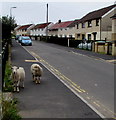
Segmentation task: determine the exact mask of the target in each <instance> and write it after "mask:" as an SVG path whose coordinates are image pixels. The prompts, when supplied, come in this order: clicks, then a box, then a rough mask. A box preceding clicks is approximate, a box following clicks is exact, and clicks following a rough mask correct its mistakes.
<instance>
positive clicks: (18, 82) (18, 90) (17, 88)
mask: <svg viewBox="0 0 116 120" xmlns="http://www.w3.org/2000/svg"><path fill="white" fill-rule="evenodd" d="M19 84H20V81H18V83H17V92H19Z"/></svg>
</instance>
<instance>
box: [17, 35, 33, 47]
mask: <svg viewBox="0 0 116 120" xmlns="http://www.w3.org/2000/svg"><path fill="white" fill-rule="evenodd" d="M18 41H19V43H21V45H30V46H31V45H32V40H31V38H30V37H29V36H20V37H19V40H18Z"/></svg>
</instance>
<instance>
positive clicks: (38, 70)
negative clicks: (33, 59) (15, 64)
mask: <svg viewBox="0 0 116 120" xmlns="http://www.w3.org/2000/svg"><path fill="white" fill-rule="evenodd" d="M31 73H32V78H33V82H35V83H36V84H37V83H39V84H40V79H41V76H42V74H43V69H42V67H40V65H38V64H32V65H31Z"/></svg>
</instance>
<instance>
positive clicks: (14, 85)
mask: <svg viewBox="0 0 116 120" xmlns="http://www.w3.org/2000/svg"><path fill="white" fill-rule="evenodd" d="M13 87H14V92H16V83H14V84H13Z"/></svg>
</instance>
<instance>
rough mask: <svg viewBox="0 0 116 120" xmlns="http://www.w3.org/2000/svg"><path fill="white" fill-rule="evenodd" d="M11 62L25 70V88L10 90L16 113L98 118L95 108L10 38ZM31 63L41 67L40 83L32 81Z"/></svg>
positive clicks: (35, 115)
mask: <svg viewBox="0 0 116 120" xmlns="http://www.w3.org/2000/svg"><path fill="white" fill-rule="evenodd" d="M30 47H31V46H30ZM11 61H12V66H14V65H16V66H22V67H24V69H25V71H26V78H25V88H24V89H20V92H19V93H13V96H14V97H16V98H18V101H19V104H18V108H19V114H20V115H21V116H22V118H89V120H93V118H94V119H96V120H102V118H101V117H100V116H99V115H98V114H97V113H96V112H95V111H93V110H92V109H91V108H90V107H89V106H87V105H86V103H84V102H83V101H82V100H81V99H80V98H79V97H77V96H76V95H75V94H74V93H73V92H71V90H69V89H68V88H67V87H66V86H65V85H64V84H63V83H62V82H61V81H60V80H59V79H58V78H57V77H55V76H54V75H53V74H52V73H51V72H50V71H48V69H47V68H45V67H44V66H43V65H42V64H41V63H40V62H38V61H37V60H35V58H33V56H31V54H29V53H28V52H27V51H26V50H25V49H24V48H23V47H22V46H21V45H20V44H19V43H17V42H16V41H14V40H13V46H12V56H11ZM33 63H38V64H39V65H40V66H41V67H42V68H43V71H44V72H43V76H42V80H41V84H35V83H33V82H32V76H31V72H30V66H31V65H32V64H33Z"/></svg>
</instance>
